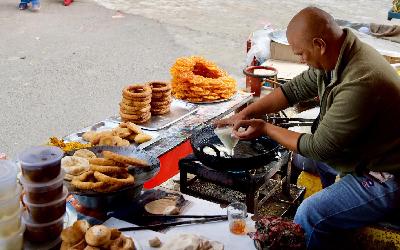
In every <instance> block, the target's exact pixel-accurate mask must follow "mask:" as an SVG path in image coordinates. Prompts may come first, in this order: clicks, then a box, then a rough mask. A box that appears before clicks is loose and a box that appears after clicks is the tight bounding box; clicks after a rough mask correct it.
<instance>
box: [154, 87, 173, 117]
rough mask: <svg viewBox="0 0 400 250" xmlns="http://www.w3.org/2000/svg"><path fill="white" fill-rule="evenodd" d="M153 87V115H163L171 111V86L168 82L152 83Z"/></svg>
mask: <svg viewBox="0 0 400 250" xmlns="http://www.w3.org/2000/svg"><path fill="white" fill-rule="evenodd" d="M150 87H151V91H152V94H151V114H152V115H163V114H166V113H168V112H169V111H170V105H171V101H172V97H171V91H172V88H171V84H170V83H166V82H150Z"/></svg>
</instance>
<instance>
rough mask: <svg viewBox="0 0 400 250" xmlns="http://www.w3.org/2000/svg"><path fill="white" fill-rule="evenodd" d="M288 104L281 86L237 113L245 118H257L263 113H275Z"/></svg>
mask: <svg viewBox="0 0 400 250" xmlns="http://www.w3.org/2000/svg"><path fill="white" fill-rule="evenodd" d="M288 106H289V103H288V101H287V99H286V97H285V95H284V94H283V92H282V89H281V88H277V89H275V90H274V91H273V92H272V93H270V94H269V95H266V96H264V97H262V98H261V99H259V100H258V101H256V102H254V103H252V104H251V105H249V106H248V107H247V108H245V109H243V110H242V111H241V112H240V113H239V114H241V115H243V116H244V117H246V118H258V117H261V116H262V115H265V114H270V113H276V112H278V111H281V110H283V109H285V108H287V107H288Z"/></svg>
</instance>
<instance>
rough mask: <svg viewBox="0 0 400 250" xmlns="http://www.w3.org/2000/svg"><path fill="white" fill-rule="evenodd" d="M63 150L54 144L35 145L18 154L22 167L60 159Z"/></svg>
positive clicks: (42, 164) (32, 166) (40, 164)
mask: <svg viewBox="0 0 400 250" xmlns="http://www.w3.org/2000/svg"><path fill="white" fill-rule="evenodd" d="M63 156H64V151H62V150H61V149H60V148H58V147H54V146H35V147H31V148H28V149H26V150H25V151H23V152H22V153H20V154H19V155H18V160H19V161H20V162H21V165H22V167H23V168H35V167H38V166H39V167H40V166H46V165H51V164H54V163H56V162H57V161H60V160H61V158H62V157H63Z"/></svg>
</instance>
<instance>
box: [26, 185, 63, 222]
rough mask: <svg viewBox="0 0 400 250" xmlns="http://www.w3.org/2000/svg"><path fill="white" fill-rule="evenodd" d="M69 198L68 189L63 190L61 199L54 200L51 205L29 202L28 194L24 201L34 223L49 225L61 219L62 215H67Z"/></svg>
mask: <svg viewBox="0 0 400 250" xmlns="http://www.w3.org/2000/svg"><path fill="white" fill-rule="evenodd" d="M67 196H68V189H67V188H66V187H64V188H63V193H62V196H61V198H59V199H57V200H54V201H52V202H49V203H43V204H35V203H31V202H29V201H28V199H27V196H26V194H25V195H24V197H23V199H22V201H23V203H24V204H25V206H26V208H27V210H28V213H29V216H30V218H31V220H32V222H35V223H48V222H51V221H54V220H56V219H57V218H60V216H61V215H63V214H65V211H66V201H65V199H66V198H67Z"/></svg>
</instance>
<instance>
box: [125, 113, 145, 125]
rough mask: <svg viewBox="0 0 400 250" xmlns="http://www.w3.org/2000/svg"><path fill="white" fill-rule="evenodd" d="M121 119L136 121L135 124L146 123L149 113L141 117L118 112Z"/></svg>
mask: <svg viewBox="0 0 400 250" xmlns="http://www.w3.org/2000/svg"><path fill="white" fill-rule="evenodd" d="M119 114H120V116H121V118H123V119H124V120H126V121H136V123H137V122H140V121H142V122H144V121H148V120H149V119H150V117H151V113H150V112H148V113H145V114H143V115H130V114H125V113H123V112H119Z"/></svg>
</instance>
